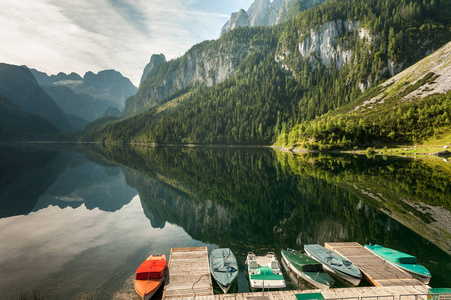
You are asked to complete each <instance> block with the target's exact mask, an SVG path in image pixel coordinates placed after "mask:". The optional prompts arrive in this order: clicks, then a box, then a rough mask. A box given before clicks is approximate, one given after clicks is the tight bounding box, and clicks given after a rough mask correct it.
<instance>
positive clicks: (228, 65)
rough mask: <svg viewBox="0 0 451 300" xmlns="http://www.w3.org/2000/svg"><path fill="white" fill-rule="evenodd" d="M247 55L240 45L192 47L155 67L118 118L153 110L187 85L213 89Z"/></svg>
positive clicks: (246, 48)
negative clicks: (143, 110)
mask: <svg viewBox="0 0 451 300" xmlns="http://www.w3.org/2000/svg"><path fill="white" fill-rule="evenodd" d="M249 51H250V47H249V45H248V43H246V42H244V41H242V42H239V41H238V42H237V41H233V40H226V41H223V40H219V41H207V42H204V43H201V44H198V45H196V46H194V47H193V48H191V49H190V50H189V51H188V52H187V53H186V54H185V55H184V56H183V57H181V58H179V59H177V60H173V61H170V62H166V63H160V64H157V65H156V66H154V67H153V68H152V70H151V71H150V72H149V74H148V75H147V77H146V79H145V80H144V81H143V82H142V83H141V85H140V89H139V91H138V92H137V93H136V95H135V96H134V97H131V98H130V99H128V100H127V102H126V105H125V108H124V111H123V113H122V115H123V116H126V115H129V114H130V113H133V112H137V111H139V110H141V109H145V108H149V107H152V106H155V105H157V104H159V103H160V102H161V100H163V99H164V98H166V97H168V96H170V95H171V94H173V93H175V92H177V91H179V90H182V89H184V88H185V87H187V86H190V85H194V84H206V85H207V86H213V85H215V84H218V83H221V82H223V81H225V80H226V79H227V78H229V77H230V75H231V74H233V73H234V72H235V71H236V70H237V68H238V63H239V62H240V61H241V60H242V59H243V58H244V57H245V56H246V55H247V54H248V53H249Z"/></svg>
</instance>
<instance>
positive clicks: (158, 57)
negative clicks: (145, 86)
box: [140, 53, 166, 84]
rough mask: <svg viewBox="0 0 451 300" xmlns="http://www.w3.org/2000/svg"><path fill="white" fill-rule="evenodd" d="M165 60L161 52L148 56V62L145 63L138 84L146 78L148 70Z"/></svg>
mask: <svg viewBox="0 0 451 300" xmlns="http://www.w3.org/2000/svg"><path fill="white" fill-rule="evenodd" d="M164 62H166V57H165V56H164V54H163V53H161V54H153V55H152V57H151V58H150V62H149V63H148V64H147V66H146V67H145V68H144V71H143V75H142V76H141V81H140V84H141V83H142V82H143V81H144V80H146V77H147V75H148V74H149V73H150V71H152V69H153V68H154V67H155V66H156V65H158V64H161V63H164Z"/></svg>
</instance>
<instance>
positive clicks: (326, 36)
mask: <svg viewBox="0 0 451 300" xmlns="http://www.w3.org/2000/svg"><path fill="white" fill-rule="evenodd" d="M354 31H358V33H359V34H358V37H359V38H360V39H362V40H364V41H365V42H368V43H369V42H371V41H372V38H373V37H372V35H371V34H370V33H369V32H368V30H366V29H365V28H362V27H359V22H358V21H351V20H340V19H338V20H332V21H328V22H326V23H324V24H322V25H320V26H318V27H316V28H314V29H308V30H305V31H304V32H298V35H299V37H300V38H299V42H298V44H297V46H296V49H293V50H291V51H290V50H289V46H285V45H283V46H282V47H281V48H280V50H279V51H278V53H276V56H275V59H276V61H277V62H278V63H279V64H280V66H281V68H282V69H284V70H285V71H288V72H291V73H295V72H294V71H295V70H294V66H293V62H294V61H295V62H297V61H299V59H306V60H307V61H308V62H309V64H310V65H311V66H312V67H313V68H315V66H317V65H323V66H330V65H331V64H334V65H335V67H337V68H338V69H340V68H341V67H342V66H343V65H344V64H347V63H350V62H351V59H352V56H353V53H352V50H351V49H350V48H349V47H347V45H348V41H349V40H348V38H346V37H345V36H346V35H347V34H349V33H352V32H354ZM352 36H353V35H352V34H349V38H352ZM371 84H372V82H365V83H362V86H361V89H363V90H364V89H367V88H368V87H369V86H370V85H371Z"/></svg>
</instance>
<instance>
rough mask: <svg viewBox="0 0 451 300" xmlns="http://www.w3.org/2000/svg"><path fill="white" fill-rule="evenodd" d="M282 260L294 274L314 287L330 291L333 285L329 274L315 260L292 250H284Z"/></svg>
mask: <svg viewBox="0 0 451 300" xmlns="http://www.w3.org/2000/svg"><path fill="white" fill-rule="evenodd" d="M282 258H283V260H284V262H285V263H286V264H287V266H288V267H289V268H290V269H291V270H292V271H293V272H294V273H296V274H297V275H298V276H299V277H300V278H302V279H304V280H305V281H307V282H308V283H310V284H311V285H313V286H314V287H317V288H320V289H328V288H330V286H331V285H332V280H331V278H330V276H329V274H327V273H326V272H324V270H323V265H322V264H321V263H320V262H318V261H316V260H315V259H313V258H311V257H308V256H307V255H305V254H302V253H301V252H299V251H297V250H292V249H287V250H282Z"/></svg>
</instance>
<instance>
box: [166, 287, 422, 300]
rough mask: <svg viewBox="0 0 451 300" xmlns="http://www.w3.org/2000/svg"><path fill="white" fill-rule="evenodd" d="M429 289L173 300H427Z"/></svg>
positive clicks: (339, 290) (357, 289)
mask: <svg viewBox="0 0 451 300" xmlns="http://www.w3.org/2000/svg"><path fill="white" fill-rule="evenodd" d="M427 292H428V289H427V287H426V286H425V285H422V286H398V287H354V288H336V289H328V290H319V289H316V290H305V291H301V290H292V291H274V292H265V293H262V292H255V293H237V294H226V295H224V294H218V295H210V296H203V297H196V298H194V297H191V298H186V297H185V298H183V299H182V298H181V297H180V298H178V299H177V298H173V299H171V300H223V299H224V300H296V295H297V294H310V293H320V294H321V295H322V296H323V298H324V300H348V299H349V300H427V296H426V294H427Z"/></svg>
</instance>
